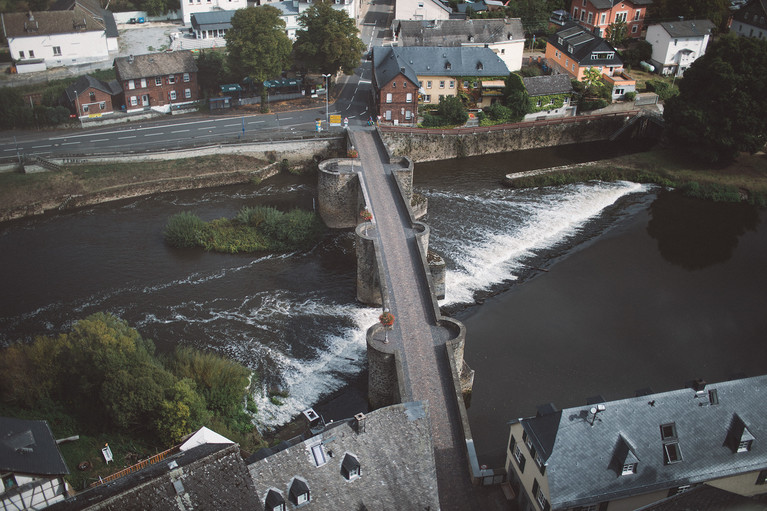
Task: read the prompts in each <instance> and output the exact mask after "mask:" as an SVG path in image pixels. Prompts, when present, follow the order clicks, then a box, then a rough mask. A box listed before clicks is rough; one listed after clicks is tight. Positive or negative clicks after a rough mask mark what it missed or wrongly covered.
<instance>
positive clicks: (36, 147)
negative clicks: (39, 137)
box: [6, 144, 51, 151]
mask: <svg viewBox="0 0 767 511" xmlns="http://www.w3.org/2000/svg"><path fill="white" fill-rule="evenodd" d="M42 147H51V145H50V144H48V145H33V146H32V149H40V148H42ZM6 151H13V149H6Z"/></svg>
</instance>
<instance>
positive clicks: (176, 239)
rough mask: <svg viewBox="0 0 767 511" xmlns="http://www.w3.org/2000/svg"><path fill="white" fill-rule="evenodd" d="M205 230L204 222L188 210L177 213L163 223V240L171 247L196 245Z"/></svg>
mask: <svg viewBox="0 0 767 511" xmlns="http://www.w3.org/2000/svg"><path fill="white" fill-rule="evenodd" d="M204 231H205V222H203V221H202V220H201V219H200V217H198V216H197V215H195V214H194V213H191V212H189V211H184V212H183V213H177V214H175V215H173V216H172V217H170V219H168V223H167V224H166V225H165V232H164V236H165V241H166V242H167V243H168V244H169V245H171V246H172V247H178V248H184V247H196V246H197V245H199V243H200V238H201V236H202V235H203V233H204Z"/></svg>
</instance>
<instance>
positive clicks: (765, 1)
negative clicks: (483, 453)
mask: <svg viewBox="0 0 767 511" xmlns="http://www.w3.org/2000/svg"><path fill="white" fill-rule="evenodd" d="M730 32H734V33H735V34H738V35H739V36H741V37H755V38H756V39H767V0H750V1H749V2H748V3H746V5H744V6H743V7H741V8H740V9H738V10H737V11H735V13H734V14H733V15H732V24H731V25H730Z"/></svg>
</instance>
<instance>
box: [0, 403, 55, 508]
mask: <svg viewBox="0 0 767 511" xmlns="http://www.w3.org/2000/svg"><path fill="white" fill-rule="evenodd" d="M67 474H69V470H68V469H67V465H66V463H65V462H64V458H62V457H61V452H59V448H58V446H57V444H56V440H55V439H54V438H53V433H51V429H50V428H49V427H48V423H47V422H46V421H30V420H22V419H14V418H10V417H0V477H2V481H1V482H0V509H42V508H44V507H48V506H50V505H51V504H55V503H56V502H59V501H62V500H64V498H65V497H66V482H65V481H64V476H65V475H67Z"/></svg>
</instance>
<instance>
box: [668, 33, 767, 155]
mask: <svg viewBox="0 0 767 511" xmlns="http://www.w3.org/2000/svg"><path fill="white" fill-rule="evenodd" d="M765 76H767V41H764V40H758V39H754V38H751V37H737V36H734V35H727V36H725V37H722V38H721V39H719V40H718V41H716V42H713V43H710V44H709V47H708V48H707V50H706V54H705V55H703V56H702V57H700V58H699V59H697V60H696V61H695V62H694V63H693V64H692V66H690V68H689V69H688V70H687V71H685V73H684V79H683V80H682V81H681V82H680V83H679V95H678V96H676V97H673V98H671V99H669V100H668V101H667V102H666V105H665V108H664V117H665V119H666V123H667V129H668V135H669V137H670V138H671V140H673V141H674V142H676V143H677V144H680V145H682V146H684V147H687V148H689V149H690V150H691V152H692V153H693V154H695V155H697V156H699V157H700V158H702V159H703V160H704V161H722V162H725V161H730V160H732V159H733V158H734V157H735V156H736V155H737V153H738V152H750V153H754V152H756V151H758V150H760V149H762V148H763V147H764V145H765V142H767V116H765V115H764V112H767V82H765V80H764V77H765Z"/></svg>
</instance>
